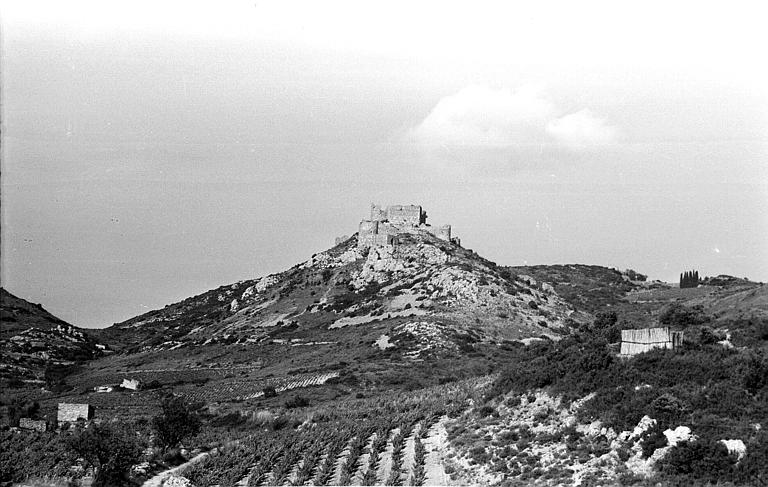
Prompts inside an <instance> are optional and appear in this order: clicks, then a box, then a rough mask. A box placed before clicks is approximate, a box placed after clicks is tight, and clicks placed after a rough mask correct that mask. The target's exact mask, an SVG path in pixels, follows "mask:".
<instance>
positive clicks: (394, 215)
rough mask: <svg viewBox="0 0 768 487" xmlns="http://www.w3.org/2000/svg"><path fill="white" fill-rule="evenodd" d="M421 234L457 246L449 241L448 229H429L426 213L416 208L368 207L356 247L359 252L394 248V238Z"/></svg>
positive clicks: (447, 226) (456, 242)
mask: <svg viewBox="0 0 768 487" xmlns="http://www.w3.org/2000/svg"><path fill="white" fill-rule="evenodd" d="M418 231H423V232H427V233H430V234H432V235H434V236H435V237H437V238H439V239H442V240H445V241H447V242H452V243H455V244H456V245H460V244H461V242H460V240H459V239H458V238H456V237H451V226H450V225H441V226H439V227H433V226H432V225H429V224H427V212H426V211H424V209H423V208H422V207H421V206H419V205H390V206H387V207H386V208H382V207H381V206H379V205H377V204H374V203H371V216H370V219H369V220H362V221H361V222H360V226H359V227H358V234H357V245H358V247H360V248H366V247H374V246H383V245H395V244H396V243H397V234H399V233H414V232H418Z"/></svg>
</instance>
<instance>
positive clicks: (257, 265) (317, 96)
mask: <svg viewBox="0 0 768 487" xmlns="http://www.w3.org/2000/svg"><path fill="white" fill-rule="evenodd" d="M765 10H766V8H765V7H763V6H762V5H760V2H728V3H726V2H717V3H715V2H654V1H650V2H633V3H631V4H630V3H624V2H592V1H584V2H581V1H580V2H566V1H562V2H560V1H557V2H555V1H535V2H534V1H531V2H478V1H473V2H446V1H440V2H437V1H435V2H431V1H424V2H405V1H403V2H400V1H392V0H388V1H387V2H363V1H348V2H347V1H345V2H339V1H323V2H305V1H301V2H300V1H295V0H287V1H260V0H251V1H247V2H246V1H238V0H234V1H229V2H226V1H225V2H194V1H192V2H190V1H185V2H176V1H167V2H147V1H134V2H110V1H94V2H88V1H68V2H39V1H29V0H24V1H13V0H12V1H5V2H3V3H2V5H0V19H1V21H2V33H1V34H2V38H1V41H2V46H1V49H2V50H1V54H2V57H1V58H0V68H1V70H0V71H1V73H2V78H1V80H0V81H1V82H2V84H1V85H0V88H2V90H1V92H0V93H1V99H0V101H1V102H2V107H1V110H0V115H2V138H1V139H0V143H1V145H0V151H1V152H0V155H1V156H2V159H1V169H2V174H1V175H0V190H1V191H2V192H1V193H0V198H1V203H2V205H1V207H0V215H1V217H2V221H1V223H2V227H1V232H2V233H1V234H0V237H1V238H0V248H1V250H2V255H1V256H0V263H1V264H2V267H1V268H0V282H1V283H2V286H3V287H5V288H7V289H8V290H9V291H11V292H12V293H14V294H16V295H18V296H20V297H22V298H25V299H27V300H29V301H32V302H36V303H42V304H43V305H44V306H45V307H46V309H48V310H49V311H51V312H52V313H54V314H55V315H57V316H59V317H61V318H62V319H64V320H66V321H68V322H70V323H72V324H75V325H79V326H85V327H104V326H109V325H111V324H113V323H116V322H121V321H123V320H126V319H128V318H130V317H133V316H135V315H138V314H140V313H143V312H146V311H149V310H151V309H157V308H161V307H163V306H164V305H166V304H169V303H171V302H175V301H178V300H180V299H183V298H186V297H189V296H192V295H194V294H198V293H201V292H204V291H206V290H208V289H211V288H214V287H217V286H220V285H224V284H229V283H233V282H236V281H239V280H244V279H253V278H256V277H259V276H262V275H266V274H270V273H273V272H278V271H281V270H284V269H286V268H288V267H290V266H292V265H294V264H296V263H299V262H302V261H304V260H306V259H308V258H309V257H310V256H311V255H312V254H314V253H316V252H319V251H322V250H324V249H326V248H328V247H330V246H332V245H333V242H334V238H335V237H337V236H340V235H350V234H352V233H353V232H355V231H356V230H357V224H358V222H359V220H360V219H361V218H363V217H365V216H366V215H367V214H368V212H369V205H370V203H371V202H377V203H380V204H384V205H387V204H409V203H413V204H420V205H422V206H423V207H424V208H425V209H426V211H427V212H428V214H429V217H430V222H431V223H433V224H441V223H451V224H452V225H453V233H454V234H455V235H458V236H459V237H460V238H461V239H462V244H463V245H464V246H465V247H468V248H472V249H473V250H475V251H477V252H478V253H479V254H480V255H482V256H484V257H486V258H489V259H491V260H493V261H495V262H497V263H499V264H505V265H524V264H558V263H581V264H595V265H603V266H608V267H615V268H619V269H627V268H632V269H635V270H637V271H639V272H642V273H644V274H647V275H649V277H650V278H651V279H660V280H664V281H669V282H676V281H677V278H678V276H679V274H680V273H681V272H683V271H685V270H689V269H696V270H698V271H699V274H700V275H702V276H704V275H718V274H730V275H735V276H738V277H748V278H750V279H753V280H757V281H768V67H767V66H766V64H765V62H764V61H762V59H763V58H764V52H763V51H764V46H766V45H768V30H766V29H765V28H764V25H763V24H764V19H765V18H766V15H765V13H766V12H765Z"/></svg>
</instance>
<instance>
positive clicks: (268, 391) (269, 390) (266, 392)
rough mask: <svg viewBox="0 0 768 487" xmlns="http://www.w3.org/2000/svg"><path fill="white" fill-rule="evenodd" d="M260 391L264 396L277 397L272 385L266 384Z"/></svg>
mask: <svg viewBox="0 0 768 487" xmlns="http://www.w3.org/2000/svg"><path fill="white" fill-rule="evenodd" d="M262 392H263V393H264V397H265V398H268V397H277V391H276V390H275V388H274V387H272V386H267V387H265V388H264V389H262Z"/></svg>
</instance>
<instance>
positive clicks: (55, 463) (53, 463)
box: [0, 430, 77, 483]
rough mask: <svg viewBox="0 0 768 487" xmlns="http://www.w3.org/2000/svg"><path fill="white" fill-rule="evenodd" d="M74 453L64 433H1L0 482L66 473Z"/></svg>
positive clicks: (73, 458)
mask: <svg viewBox="0 0 768 487" xmlns="http://www.w3.org/2000/svg"><path fill="white" fill-rule="evenodd" d="M76 459H77V454H76V453H75V452H73V451H72V449H71V448H70V447H69V444H68V442H67V438H66V436H64V435H59V434H56V433H52V432H45V433H39V432H22V433H16V432H14V431H11V430H8V431H3V432H0V482H2V483H5V482H23V481H24V480H26V479H28V478H34V477H36V478H42V477H51V476H56V477H61V476H64V475H69V467H70V466H72V465H75V463H76Z"/></svg>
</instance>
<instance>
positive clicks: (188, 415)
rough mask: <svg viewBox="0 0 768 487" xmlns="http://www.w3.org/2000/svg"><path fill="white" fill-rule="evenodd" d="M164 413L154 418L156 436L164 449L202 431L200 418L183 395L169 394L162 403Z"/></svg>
mask: <svg viewBox="0 0 768 487" xmlns="http://www.w3.org/2000/svg"><path fill="white" fill-rule="evenodd" d="M161 408H162V413H161V414H159V415H158V416H155V417H154V418H152V427H153V429H154V430H155V437H156V438H157V442H158V444H159V445H160V446H161V447H162V448H163V449H166V450H167V449H168V448H171V447H174V446H176V445H178V444H179V443H180V442H181V441H182V440H183V439H185V438H188V437H190V436H193V435H195V434H197V432H198V431H200V418H199V417H198V415H197V413H196V412H195V410H194V408H193V407H192V405H191V404H189V403H188V402H187V401H186V400H184V398H183V397H180V396H168V397H166V398H165V399H163V402H162V404H161Z"/></svg>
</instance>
